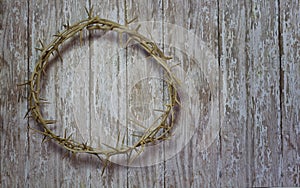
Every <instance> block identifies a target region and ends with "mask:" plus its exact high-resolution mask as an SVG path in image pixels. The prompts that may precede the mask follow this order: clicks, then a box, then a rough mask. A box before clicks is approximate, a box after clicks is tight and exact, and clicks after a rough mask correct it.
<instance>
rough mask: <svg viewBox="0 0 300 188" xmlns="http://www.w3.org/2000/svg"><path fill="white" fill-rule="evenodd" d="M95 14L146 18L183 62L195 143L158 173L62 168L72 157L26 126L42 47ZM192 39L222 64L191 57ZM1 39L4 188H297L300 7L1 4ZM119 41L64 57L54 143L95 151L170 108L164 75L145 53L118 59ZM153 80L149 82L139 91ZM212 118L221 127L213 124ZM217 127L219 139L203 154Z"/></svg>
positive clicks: (54, 102)
mask: <svg viewBox="0 0 300 188" xmlns="http://www.w3.org/2000/svg"><path fill="white" fill-rule="evenodd" d="M92 5H93V6H94V12H95V13H96V14H97V15H99V16H100V17H103V18H108V19H111V20H115V21H117V22H120V23H124V20H125V19H131V18H134V17H135V16H138V22H140V23H141V24H142V26H143V27H144V28H143V27H141V30H140V31H141V32H143V34H144V35H146V36H148V37H149V38H153V40H155V41H156V42H157V43H158V44H159V46H160V47H161V48H162V49H163V50H164V52H165V53H166V54H170V55H172V56H173V57H174V61H171V63H174V64H176V62H177V63H178V62H179V63H180V64H179V65H178V67H179V68H181V69H182V70H184V71H185V74H186V77H185V78H186V80H183V81H184V84H185V85H186V86H187V87H186V88H190V89H187V90H188V91H189V92H190V93H188V95H189V96H190V95H193V96H194V95H195V96H200V97H199V98H198V100H197V101H193V102H195V103H194V104H190V103H188V102H187V103H184V104H186V105H187V107H186V108H185V109H187V111H189V110H190V111H189V112H190V113H191V114H193V116H190V115H189V114H187V113H186V114H185V116H184V117H182V119H181V121H180V122H183V123H187V122H188V123H190V121H189V118H190V117H193V118H192V120H191V121H193V122H194V124H196V125H191V126H196V127H197V130H196V131H195V134H194V135H193V136H192V138H191V140H190V141H189V142H187V144H186V145H185V147H181V146H180V143H177V142H175V144H174V145H173V147H175V149H179V150H180V152H178V153H175V154H174V156H172V157H168V154H169V153H168V151H169V150H168V149H169V145H167V144H166V145H161V146H160V147H158V148H156V149H157V151H158V153H159V155H158V158H157V160H158V162H159V163H158V164H155V165H150V166H143V167H130V166H122V165H118V164H113V165H112V166H110V167H108V168H107V170H106V171H105V172H104V175H103V176H101V171H102V168H101V167H102V164H101V163H100V162H99V161H98V159H97V158H96V157H91V156H86V155H77V156H75V157H72V155H71V154H69V153H67V156H66V157H64V156H65V151H64V150H63V149H61V148H59V147H57V146H56V145H55V144H53V143H51V142H47V143H44V144H41V141H42V139H43V136H41V135H39V134H36V133H34V132H32V131H29V130H28V129H27V125H28V124H30V125H31V126H34V123H33V122H32V121H30V120H29V121H28V120H27V119H24V118H23V117H24V115H25V113H26V109H27V101H26V99H25V97H26V95H27V90H26V88H25V87H17V84H19V83H22V82H25V81H26V80H27V79H28V76H29V74H30V72H31V71H32V70H33V67H34V63H35V61H36V60H37V58H38V55H39V53H38V52H37V51H36V49H35V47H37V46H39V45H40V44H39V39H41V40H42V41H44V42H45V43H48V42H49V41H50V40H51V39H52V35H53V34H55V33H56V32H57V31H60V30H62V29H63V24H65V23H67V22H68V21H69V22H70V23H74V22H76V21H78V20H80V19H83V18H85V17H86V13H85V11H84V7H88V8H90V7H91V6H92ZM143 21H155V22H154V23H153V22H151V23H150V22H143ZM134 24H136V23H133V26H134ZM170 24H174V25H173V26H170ZM146 26H147V27H146ZM175 26H176V27H175ZM172 28H177V29H176V30H175V31H174V30H172ZM180 28H181V29H186V31H189V32H190V33H189V35H186V33H183V35H184V36H185V37H186V38H184V37H183V39H184V40H183V41H181V38H176V37H174V36H179V34H178V33H180V31H181V29H180ZM176 32H177V33H176ZM149 33H152V35H150V34H149ZM174 33H175V34H174ZM176 34H177V35H176ZM192 36H197V37H198V38H197V39H196V38H195V40H194V41H202V42H203V43H204V44H205V45H206V47H207V49H209V51H210V52H211V55H213V57H214V58H212V59H210V62H207V63H208V64H209V65H207V66H204V65H203V63H202V64H201V62H200V64H199V62H198V63H197V61H199V59H197V58H196V57H197V55H199V53H201V50H202V49H200V48H195V47H197V45H199V44H195V46H193V47H194V48H195V49H194V50H193V52H190V50H191V49H193V48H192V46H191V45H190V44H191V43H189V40H190V38H191V37H192ZM0 39H1V43H0V44H1V48H0V50H1V53H0V88H1V89H0V94H1V98H0V134H1V138H0V152H1V154H0V156H1V158H0V170H1V174H0V185H1V187H12V186H13V187H24V186H25V187H81V186H83V187H100V186H105V187H251V186H300V160H299V159H300V150H299V146H300V140H299V139H300V110H299V109H300V108H299V104H300V81H299V80H300V3H299V1H298V0H287V1H285V0H277V1H254V0H253V1H238V0H235V1H225V0H219V1H208V0H198V1H194V0H191V1H180V0H178V1H146V0H143V1H127V0H126V1H111V2H107V1H103V2H102V1H95V0H91V1H88V2H87V1H84V0H80V1H74V0H70V1H49V2H46V1H39V0H28V1H25V0H24V1H22V2H19V1H9V0H1V1H0ZM120 40H121V39H120V38H119V36H118V35H116V34H113V33H107V34H105V35H103V33H102V34H101V33H97V32H86V33H84V40H83V44H81V45H80V42H79V40H74V41H71V42H70V43H69V44H68V46H66V47H64V52H63V59H64V61H63V62H60V61H59V60H58V61H57V62H56V64H55V65H53V66H51V67H49V70H48V71H47V76H46V77H45V78H44V88H45V89H44V91H43V95H44V96H45V97H46V98H47V99H48V100H49V102H50V103H51V104H49V105H48V106H45V109H44V114H45V116H47V117H49V118H52V119H56V120H57V121H58V123H57V124H56V125H55V131H56V132H57V133H60V134H63V132H64V130H65V129H67V130H68V134H71V133H73V134H74V136H75V137H76V138H77V139H78V140H80V141H82V142H86V141H87V142H88V143H90V144H92V145H94V146H97V145H99V143H100V142H103V140H102V139H103V138H107V134H106V133H105V131H106V132H108V133H109V131H118V130H116V127H121V128H122V126H125V127H130V126H131V125H130V123H129V121H126V119H127V120H128V119H131V118H134V119H135V120H137V121H139V120H141V121H142V120H145V119H147V118H146V117H148V116H147V115H149V114H151V113H149V110H151V109H150V108H149V106H151V108H152V107H153V108H162V107H163V105H164V104H165V103H166V101H167V97H166V96H167V95H166V94H167V93H166V85H165V83H164V82H163V81H159V79H157V78H159V77H163V73H162V71H160V70H158V69H157V68H155V66H153V65H151V64H150V63H149V64H150V65H149V64H148V62H147V61H149V60H148V59H147V58H146V59H145V58H144V59H142V60H143V61H146V62H147V63H141V64H138V63H137V62H135V58H134V57H137V56H138V54H140V52H139V51H137V50H136V49H135V48H134V47H133V48H118V45H116V44H120ZM123 42H125V39H124V40H123ZM193 59H195V61H194V60H193ZM200 60H201V59H200ZM203 61H206V60H205V59H203ZM206 69H207V70H206ZM208 71H210V72H209V73H210V74H207V73H208ZM145 75H147V76H149V77H151V76H152V77H151V79H150V80H147V79H142V78H145ZM153 77H155V78H153ZM132 80H136V82H133V83H131V82H132ZM194 90H195V91H196V94H195V93H193V91H194ZM210 95H211V96H210ZM124 101H125V102H124ZM183 102H184V101H183ZM216 103H217V105H215V104H216ZM193 106H196V107H197V108H193ZM211 109H214V110H216V114H217V115H216V116H215V117H211V119H209V118H210V110H211ZM149 117H150V119H151V117H152V116H149ZM212 119H216V121H213V122H217V123H218V124H217V128H218V130H220V131H219V132H218V134H216V135H215V136H216V137H213V138H214V139H213V142H212V143H210V144H209V147H207V148H204V149H203V148H202V145H203V141H206V142H205V143H209V140H210V139H207V138H209V137H203V135H204V133H205V131H204V130H205V129H206V128H207V126H208V124H209V122H210V123H211V122H212ZM188 123H187V125H190V124H188ZM112 124H113V125H118V126H115V127H113V126H112ZM97 125H99V126H100V127H99V126H97ZM183 134H185V133H183ZM206 136H208V135H206ZM127 141H128V142H130V140H127ZM176 147H177V148H176Z"/></svg>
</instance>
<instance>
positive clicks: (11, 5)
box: [0, 0, 28, 187]
mask: <svg viewBox="0 0 300 188" xmlns="http://www.w3.org/2000/svg"><path fill="white" fill-rule="evenodd" d="M0 7H1V8H0V19H1V21H0V40H1V42H0V45H1V46H0V134H1V137H0V156H1V157H0V171H1V175H0V185H1V186H2V187H11V186H13V185H14V186H23V185H25V183H26V178H27V177H26V176H27V175H28V174H27V172H26V168H27V163H25V156H26V153H27V148H28V143H27V140H26V130H27V128H26V127H27V121H26V119H24V115H25V114H24V112H25V111H26V108H27V106H26V105H27V104H26V100H24V97H26V88H25V87H17V84H20V83H24V82H25V81H26V80H27V72H26V70H27V62H28V49H27V45H28V30H27V21H28V12H27V11H28V4H27V3H26V2H15V1H6V0H5V1H1V2H0Z"/></svg>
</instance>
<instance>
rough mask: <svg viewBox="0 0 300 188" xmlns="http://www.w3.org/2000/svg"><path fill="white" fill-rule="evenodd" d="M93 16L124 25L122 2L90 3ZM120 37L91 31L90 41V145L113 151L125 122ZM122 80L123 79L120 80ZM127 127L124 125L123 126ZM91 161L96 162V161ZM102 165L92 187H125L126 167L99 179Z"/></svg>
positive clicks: (110, 169) (110, 168) (95, 170)
mask: <svg viewBox="0 0 300 188" xmlns="http://www.w3.org/2000/svg"><path fill="white" fill-rule="evenodd" d="M91 6H94V13H95V14H96V15H98V16H99V17H100V18H104V19H109V20H112V21H115V22H118V23H122V22H124V3H123V2H122V1H107V2H104V1H102V2H101V1H91ZM119 42H120V40H119V36H118V34H117V33H116V32H114V31H108V32H106V33H104V32H103V31H100V32H99V31H91V38H90V48H91V52H90V73H89V75H90V80H89V82H90V91H89V92H90V102H91V103H90V112H91V114H90V117H89V118H90V121H91V125H90V131H91V134H90V142H91V143H92V144H93V145H94V146H96V147H102V148H104V146H103V145H102V144H103V143H104V144H107V145H110V146H113V147H115V146H116V145H115V144H116V140H117V135H118V134H117V133H118V131H117V130H122V126H124V124H121V123H120V120H125V115H126V106H124V105H123V103H122V102H123V101H124V96H125V95H124V93H126V92H125V90H126V84H125V85H124V83H120V88H116V87H115V86H116V84H119V82H118V81H119V80H118V78H119V77H118V76H119V75H120V73H121V72H122V70H124V69H125V67H126V57H125V55H124V54H125V53H124V49H122V47H121V45H120V43H119ZM122 79H123V78H122ZM125 126H126V125H125ZM94 160H97V161H98V159H97V158H95V159H94ZM103 167H104V164H103V163H100V161H98V163H97V165H96V166H95V167H94V168H91V184H92V186H93V187H98V186H99V185H103V186H105V187H115V186H119V187H126V186H127V167H126V166H121V165H119V164H117V163H112V164H110V166H108V167H107V168H106V170H105V171H104V174H103V176H102V170H103Z"/></svg>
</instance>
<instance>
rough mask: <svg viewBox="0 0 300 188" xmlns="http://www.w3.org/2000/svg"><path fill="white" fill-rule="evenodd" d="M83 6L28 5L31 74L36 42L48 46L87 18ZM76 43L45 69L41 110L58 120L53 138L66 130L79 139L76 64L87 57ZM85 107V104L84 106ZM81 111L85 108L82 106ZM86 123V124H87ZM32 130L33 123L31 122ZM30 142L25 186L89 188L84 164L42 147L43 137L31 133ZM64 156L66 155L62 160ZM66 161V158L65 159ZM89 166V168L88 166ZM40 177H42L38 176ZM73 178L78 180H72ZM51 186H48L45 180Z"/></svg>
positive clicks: (53, 148)
mask: <svg viewBox="0 0 300 188" xmlns="http://www.w3.org/2000/svg"><path fill="white" fill-rule="evenodd" d="M85 6H86V4H85V3H84V2H83V1H82V2H80V1H78V2H76V3H75V2H69V3H68V2H66V3H64V2H61V3H58V2H49V3H48V2H47V3H46V2H41V1H30V2H29V7H30V9H29V14H30V20H29V31H30V36H31V44H30V46H29V47H30V55H31V56H30V64H29V68H30V70H31V71H32V70H33V67H34V65H35V62H36V60H37V58H38V56H39V53H38V52H37V50H36V49H35V47H40V46H41V44H39V40H41V41H43V42H44V43H45V44H49V43H50V41H52V40H53V39H54V37H53V35H54V34H56V33H57V32H58V31H61V30H62V29H63V25H64V24H66V23H67V22H69V23H70V24H71V23H72V22H75V21H78V20H80V19H82V18H85V17H86V13H85V11H84V7H85ZM67 43H68V44H67ZM78 47H79V40H78V39H77V41H70V42H66V44H65V45H63V46H61V48H60V49H59V50H60V51H61V54H62V57H63V62H61V61H60V60H59V58H54V60H53V61H52V63H53V64H51V65H50V66H49V68H48V69H47V76H46V77H45V78H44V79H43V80H44V84H43V90H42V93H41V96H42V97H44V98H46V99H47V100H48V101H49V102H50V104H49V105H46V106H44V108H43V114H44V116H45V117H48V118H49V119H55V120H57V123H56V124H55V125H51V126H52V127H53V130H54V131H55V133H56V134H58V135H61V136H63V135H64V132H65V130H67V134H68V135H69V134H71V133H73V134H74V137H76V135H77V136H78V131H77V130H76V128H77V127H75V125H76V119H75V118H74V113H73V111H74V109H73V107H74V105H78V104H76V102H77V101H75V99H76V98H74V95H75V94H76V93H75V94H74V91H75V89H74V88H75V87H76V86H77V82H76V76H77V73H76V64H77V63H78V62H76V61H79V60H80V59H83V61H84V59H88V57H89V53H88V52H87V53H86V52H85V51H84V50H82V51H80V50H78V49H79V48H78ZM84 104H86V103H84ZM82 108H85V107H84V106H82ZM87 121H88V120H87ZM30 123H31V125H32V126H33V127H34V128H37V127H36V126H35V123H34V122H33V121H31V122H30ZM28 139H29V141H30V149H31V150H30V152H29V157H28V158H29V159H28V160H29V163H30V167H29V174H30V176H29V177H28V182H29V185H30V186H41V187H49V186H54V187H59V186H75V185H76V186H77V185H80V184H81V183H82V182H86V183H87V185H89V181H87V180H88V179H89V176H90V173H89V169H85V168H81V167H82V165H87V164H86V163H85V162H84V161H81V162H79V160H80V158H76V157H75V158H72V155H70V154H68V153H65V152H66V151H65V150H64V149H62V148H60V147H58V146H57V145H56V144H55V143H53V142H47V143H45V144H41V141H42V139H43V136H42V135H38V134H35V133H34V132H32V131H30V132H29V134H28ZM65 154H67V155H66V156H65ZM64 157H65V158H64ZM87 166H88V165H87ZM41 172H43V173H42V175H40V174H41ZM74 176H78V178H76V179H74V178H73V177H74ZM49 179H52V180H53V182H52V183H51V184H49V185H48V183H49V182H48V180H49Z"/></svg>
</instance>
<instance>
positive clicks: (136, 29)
mask: <svg viewBox="0 0 300 188" xmlns="http://www.w3.org/2000/svg"><path fill="white" fill-rule="evenodd" d="M140 27H141V24H139V25H138V26H137V27H136V28H135V29H134V30H135V31H136V32H138V30H139V29H140Z"/></svg>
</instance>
